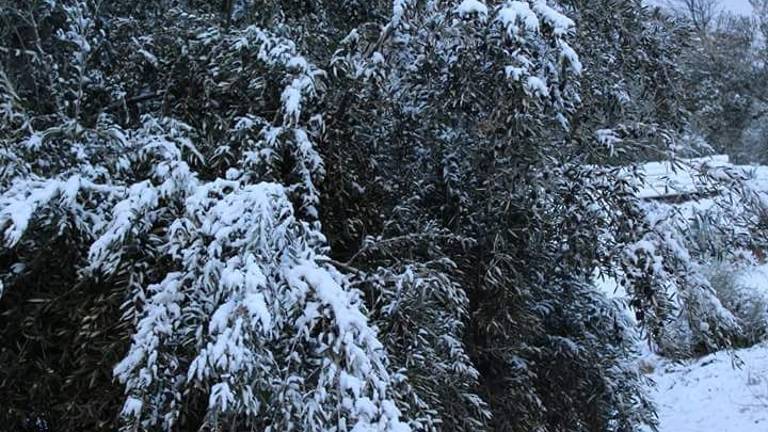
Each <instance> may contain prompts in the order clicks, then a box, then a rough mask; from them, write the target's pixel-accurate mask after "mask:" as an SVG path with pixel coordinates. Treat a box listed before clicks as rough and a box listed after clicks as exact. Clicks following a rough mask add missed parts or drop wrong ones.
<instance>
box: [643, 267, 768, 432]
mask: <svg viewBox="0 0 768 432" xmlns="http://www.w3.org/2000/svg"><path fill="white" fill-rule="evenodd" d="M738 283H739V285H740V286H741V287H742V288H743V289H753V290H755V291H756V292H757V293H759V294H762V295H766V296H768V265H765V264H763V265H761V266H756V267H753V268H750V269H747V270H745V271H743V272H742V273H741V274H740V275H738ZM643 361H644V363H646V364H647V365H652V367H653V373H652V374H651V375H650V377H651V378H652V379H653V380H654V381H655V382H656V388H655V389H654V399H655V401H656V404H657V408H658V414H659V421H660V431H661V432H766V431H768V343H764V344H761V345H757V346H754V347H752V348H747V349H742V350H737V351H735V352H733V353H731V352H727V351H723V352H719V353H716V354H712V355H709V356H706V357H702V358H699V359H696V360H692V361H688V362H684V363H674V362H672V361H669V360H665V359H662V358H660V357H658V356H655V355H653V354H649V355H647V356H646V357H645V358H644V359H643Z"/></svg>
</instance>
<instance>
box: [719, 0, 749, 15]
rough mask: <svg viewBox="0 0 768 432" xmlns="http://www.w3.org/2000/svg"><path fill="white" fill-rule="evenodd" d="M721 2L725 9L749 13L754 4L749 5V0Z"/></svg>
mask: <svg viewBox="0 0 768 432" xmlns="http://www.w3.org/2000/svg"><path fill="white" fill-rule="evenodd" d="M720 4H721V5H722V7H723V9H726V10H729V11H733V12H735V13H740V14H744V15H749V14H751V13H752V6H750V5H749V2H748V1H747V0H720Z"/></svg>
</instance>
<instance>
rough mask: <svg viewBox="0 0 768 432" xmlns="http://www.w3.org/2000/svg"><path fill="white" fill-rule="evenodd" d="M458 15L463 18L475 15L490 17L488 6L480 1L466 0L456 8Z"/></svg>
mask: <svg viewBox="0 0 768 432" xmlns="http://www.w3.org/2000/svg"><path fill="white" fill-rule="evenodd" d="M456 13H457V14H458V15H459V16H460V17H462V18H464V17H466V16H469V15H475V14H476V15H479V16H481V17H485V16H487V15H488V6H486V5H484V4H483V3H482V2H480V1H478V0H464V1H462V2H461V4H460V5H459V6H458V7H457V8H456Z"/></svg>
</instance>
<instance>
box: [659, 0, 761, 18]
mask: <svg viewBox="0 0 768 432" xmlns="http://www.w3.org/2000/svg"><path fill="white" fill-rule="evenodd" d="M649 3H652V4H661V5H665V4H667V1H666V0H650V1H649ZM720 6H721V7H722V8H723V10H727V11H731V12H734V13H739V14H743V15H748V14H751V13H752V6H750V5H749V0H720Z"/></svg>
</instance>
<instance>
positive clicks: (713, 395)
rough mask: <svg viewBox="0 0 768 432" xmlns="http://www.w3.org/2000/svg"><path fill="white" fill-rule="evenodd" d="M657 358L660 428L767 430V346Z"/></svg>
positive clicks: (670, 431)
mask: <svg viewBox="0 0 768 432" xmlns="http://www.w3.org/2000/svg"><path fill="white" fill-rule="evenodd" d="M655 362H656V364H655V370H654V372H653V374H652V375H651V377H652V378H653V380H654V381H656V383H657V385H656V389H655V391H654V393H655V395H654V396H655V400H656V403H657V408H658V413H659V420H660V423H661V427H660V431H661V432H766V431H768V345H766V344H763V345H758V346H755V347H752V348H748V349H744V350H738V351H736V352H735V353H734V355H732V354H730V353H727V352H720V353H716V354H713V355H709V356H706V357H702V358H700V359H697V360H694V361H691V362H687V363H684V364H674V363H672V362H670V361H667V360H660V359H655Z"/></svg>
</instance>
